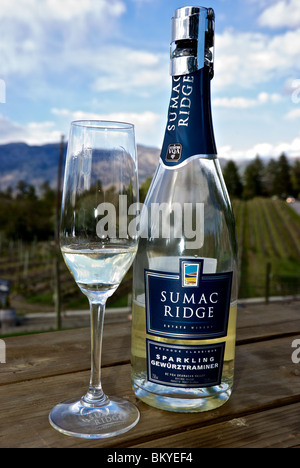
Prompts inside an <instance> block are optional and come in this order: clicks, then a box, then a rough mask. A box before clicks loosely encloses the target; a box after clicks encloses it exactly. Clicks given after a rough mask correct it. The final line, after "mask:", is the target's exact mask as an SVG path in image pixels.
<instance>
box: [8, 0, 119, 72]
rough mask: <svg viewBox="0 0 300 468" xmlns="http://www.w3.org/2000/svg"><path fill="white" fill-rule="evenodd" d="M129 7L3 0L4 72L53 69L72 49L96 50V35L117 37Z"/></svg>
mask: <svg viewBox="0 0 300 468" xmlns="http://www.w3.org/2000/svg"><path fill="white" fill-rule="evenodd" d="M125 11H126V5H125V3H124V1H123V0H85V1H78V0H64V1H63V2H61V1H60V0H38V1H37V0H1V8H0V29H1V43H0V63H1V73H3V75H6V76H7V75H9V74H13V73H19V74H21V75H23V76H28V75H30V74H33V73H36V72H37V71H38V72H41V71H42V70H45V67H46V68H48V70H52V69H53V65H54V64H55V66H57V65H58V64H60V65H62V64H64V62H63V61H62V60H61V59H62V58H65V59H66V58H67V57H68V53H70V56H71V57H72V52H73V51H74V52H77V53H78V52H82V51H84V50H85V49H87V50H90V49H92V48H95V37H97V44H98V43H99V41H100V40H101V39H103V38H104V37H105V36H108V37H109V34H111V33H112V31H113V32H114V35H115V36H116V31H118V28H117V27H116V21H118V20H119V19H120V17H121V16H122V15H123V14H124V13H125ZM91 44H94V46H92V45H91ZM95 57H96V56H94V62H96V61H97V60H96V58H95ZM77 60H78V62H79V61H80V60H79V56H78V55H77ZM67 63H68V61H67ZM78 65H79V64H78Z"/></svg>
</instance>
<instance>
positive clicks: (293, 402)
mask: <svg viewBox="0 0 300 468" xmlns="http://www.w3.org/2000/svg"><path fill="white" fill-rule="evenodd" d="M296 339H300V309H299V302H291V303H283V302H282V303H280V304H273V303H271V304H269V305H268V306H265V305H258V306H249V305H247V306H244V307H242V308H240V309H239V317H238V338H237V352H236V377H235V387H234V393H233V395H232V397H231V399H230V400H229V402H228V403H226V404H225V405H224V406H223V407H222V408H220V409H218V410H215V411H213V412H208V413H202V414H201V413H200V414H177V413H169V412H165V411H159V410H156V409H154V408H151V407H149V406H147V405H145V404H144V403H141V402H139V401H136V399H135V396H134V395H133V393H132V390H131V385H130V322H129V321H128V319H127V317H126V316H123V318H120V320H118V322H113V323H109V320H108V322H107V323H106V325H105V338H104V344H103V349H104V356H103V373H102V380H103V386H104V390H105V391H106V392H107V393H108V394H112V395H117V396H121V397H125V398H127V399H129V400H131V401H132V402H135V403H136V404H137V405H138V407H139V409H140V412H141V420H140V422H139V424H138V425H137V426H136V427H135V428H134V429H133V430H131V431H130V432H128V433H126V434H123V435H121V436H118V437H115V438H112V439H106V440H102V441H101V440H96V441H88V440H83V439H76V438H72V437H68V436H64V435H61V434H59V433H58V432H56V431H55V430H54V429H53V428H52V427H51V426H50V425H49V422H48V414H49V412H50V410H51V408H52V407H53V406H54V405H55V404H56V403H58V402H60V401H62V400H65V399H68V398H70V397H73V396H81V395H82V394H84V393H85V391H86V389H87V385H88V381H89V375H90V358H89V353H90V338H89V329H88V328H83V329H76V330H67V331H60V332H51V333H41V334H37V335H28V336H22V337H13V338H6V339H4V341H5V344H6V364H0V401H1V411H0V447H1V448H51V447H56V448H88V447H91V448H96V447H99V448H104V447H106V448H115V449H117V448H135V449H138V448H152V449H153V448H156V449H159V448H160V449H164V448H169V449H173V450H174V451H176V449H184V448H190V449H193V448H217V447H219V448H222V447H223V448H268V447H272V448H282V447H289V448H291V447H297V448H300V363H298V364H297V363H293V362H292V353H293V351H296V350H295V349H293V348H292V343H293V341H294V340H296ZM298 357H300V352H299V353H298Z"/></svg>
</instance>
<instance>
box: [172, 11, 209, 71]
mask: <svg viewBox="0 0 300 468" xmlns="http://www.w3.org/2000/svg"><path fill="white" fill-rule="evenodd" d="M214 29H215V14H214V10H213V9H212V8H204V7H184V8H179V9H177V10H176V11H175V14H174V17H173V18H172V37H171V67H170V74H171V75H172V76H179V75H187V74H190V73H193V72H195V71H197V70H200V69H201V68H204V66H205V65H207V66H209V68H210V75H211V78H213V74H214Z"/></svg>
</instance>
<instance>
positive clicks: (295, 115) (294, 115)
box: [284, 108, 300, 120]
mask: <svg viewBox="0 0 300 468" xmlns="http://www.w3.org/2000/svg"><path fill="white" fill-rule="evenodd" d="M284 118H285V119H286V120H297V119H300V109H299V108H298V109H292V110H291V111H290V112H288V113H287V114H286V115H285V116H284Z"/></svg>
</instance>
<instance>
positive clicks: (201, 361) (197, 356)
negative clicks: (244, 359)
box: [147, 340, 225, 388]
mask: <svg viewBox="0 0 300 468" xmlns="http://www.w3.org/2000/svg"><path fill="white" fill-rule="evenodd" d="M224 350H225V343H217V344H215V345H203V346H181V345H171V344H166V343H159V342H157V341H152V340H147V362H148V369H147V378H148V380H149V381H150V382H153V383H155V384H159V385H166V386H171V387H185V388H201V387H212V386H214V385H220V383H221V377H222V370H223V359H224Z"/></svg>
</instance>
